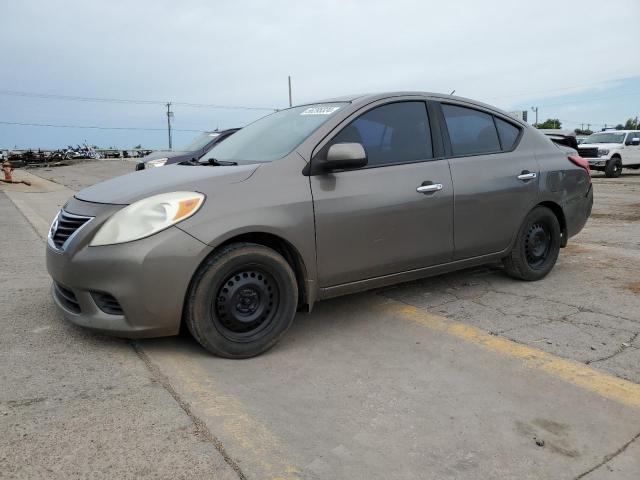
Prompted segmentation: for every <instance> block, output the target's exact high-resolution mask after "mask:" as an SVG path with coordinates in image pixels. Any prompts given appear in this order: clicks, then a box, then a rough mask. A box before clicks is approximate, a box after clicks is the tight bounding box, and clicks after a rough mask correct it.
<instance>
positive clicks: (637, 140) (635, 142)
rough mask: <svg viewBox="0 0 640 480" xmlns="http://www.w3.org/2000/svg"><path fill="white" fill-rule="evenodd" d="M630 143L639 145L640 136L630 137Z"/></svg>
mask: <svg viewBox="0 0 640 480" xmlns="http://www.w3.org/2000/svg"><path fill="white" fill-rule="evenodd" d="M631 145H636V146H637V145H640V138H632V139H631Z"/></svg>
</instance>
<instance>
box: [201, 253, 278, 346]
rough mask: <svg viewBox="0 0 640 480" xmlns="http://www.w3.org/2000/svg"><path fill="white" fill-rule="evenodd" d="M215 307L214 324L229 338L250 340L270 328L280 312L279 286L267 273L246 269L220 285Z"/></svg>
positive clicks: (212, 315)
mask: <svg viewBox="0 0 640 480" xmlns="http://www.w3.org/2000/svg"><path fill="white" fill-rule="evenodd" d="M212 300H213V301H214V302H215V305H213V306H212V308H211V321H212V322H213V323H214V324H215V325H216V328H218V330H220V333H222V334H223V335H224V336H225V337H227V338H229V339H231V340H234V341H248V340H250V339H251V338H253V337H254V336H255V335H258V334H260V332H261V331H262V330H264V329H268V328H269V325H270V324H271V321H272V320H273V318H274V316H275V314H276V312H277V311H278V307H279V301H280V295H279V288H278V283H277V282H276V281H275V279H274V278H273V276H272V275H271V274H270V273H268V272H267V271H265V270H263V269H261V268H259V267H253V266H249V265H248V266H246V267H243V268H240V269H238V270H237V271H234V272H233V273H232V274H231V275H229V276H228V277H227V278H226V279H225V281H224V282H222V284H221V285H220V287H219V289H218V292H217V293H216V296H215V298H213V299H212Z"/></svg>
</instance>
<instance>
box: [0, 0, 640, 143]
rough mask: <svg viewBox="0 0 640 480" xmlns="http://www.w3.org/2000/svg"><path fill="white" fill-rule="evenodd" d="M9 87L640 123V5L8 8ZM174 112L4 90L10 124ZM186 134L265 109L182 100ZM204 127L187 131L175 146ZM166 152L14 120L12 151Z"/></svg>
mask: <svg viewBox="0 0 640 480" xmlns="http://www.w3.org/2000/svg"><path fill="white" fill-rule="evenodd" d="M0 19H1V20H2V21H1V27H0V48H1V49H2V54H1V55H0V59H1V64H0V72H1V73H0V91H3V92H6V91H8V90H10V91H20V92H34V93H44V94H55V95H69V96H83V97H105V98H119V99H143V100H158V101H169V100H172V101H174V102H192V103H206V104H217V105H228V106H251V107H254V106H255V107H285V106H286V105H287V103H288V98H287V75H291V76H292V77H293V97H294V103H301V102H307V101H311V100H315V99H322V98H327V97H331V96H336V95H343V94H349V93H359V92H374V91H391V90H424V91H435V92H446V93H449V92H451V91H452V90H454V89H455V90H456V94H458V95H462V96H465V97H471V98H475V99H479V100H483V101H486V102H488V103H492V104H494V105H497V106H499V107H501V108H505V109H507V110H514V109H521V108H530V107H531V106H532V105H538V106H539V108H540V115H541V119H545V118H547V117H558V118H560V120H562V121H563V122H564V124H565V125H566V126H568V127H571V128H575V127H576V126H579V124H580V123H585V124H586V123H591V124H592V128H593V126H597V127H599V126H600V125H599V124H602V123H605V122H610V123H617V122H624V120H626V119H627V118H629V117H632V116H634V117H635V116H636V115H640V60H639V59H640V51H639V46H640V3H639V2H638V0H608V1H606V2H603V1H602V0H600V1H590V0H581V1H566V0H563V1H558V0H555V1H541V0H535V1H534V0H531V1H513V0H511V1H490V0H486V1H453V0H447V1H438V2H435V1H431V2H429V1H417V0H416V1H405V0H393V1H391V0H388V1H377V0H376V1H372V0H323V1H318V2H305V1H277V0H271V1H268V2H266V1H265V2H258V1H241V0H233V1H221V0H219V1H215V2H214V1H207V0H183V1H180V2H178V1H175V0H171V1H165V0H135V1H134V0H128V1H121V0H109V1H107V0H104V1H98V0H93V1H71V0H66V1H65V0H58V1H57V0H40V1H36V0H2V1H0ZM164 111H165V110H164V107H163V106H162V105H153V104H152V105H138V104H127V103H124V104H119V103H97V102H86V101H85V102H80V101H65V100H54V99H42V98H29V97H21V96H9V95H6V94H0V122H19V123H38V124H54V125H79V126H82V125H92V126H104V127H140V128H158V129H162V128H164V127H165V126H166V116H165V113H164ZM174 111H175V120H174V127H175V128H176V129H185V130H190V129H192V130H205V129H214V128H216V127H220V128H226V127H233V126H241V125H243V124H246V123H247V122H249V121H251V120H253V119H255V118H258V117H259V116H261V115H263V114H265V113H266V111H258V110H227V109H213V108H193V107H185V106H176V107H175V108H174ZM194 135H195V133H193V132H176V134H175V136H174V144H178V145H179V144H182V143H186V142H187V141H188V140H189V139H190V138H191V137H193V136H194ZM85 139H86V140H87V141H88V142H89V143H95V144H98V145H100V146H109V145H116V146H118V147H130V146H133V145H135V144H137V143H142V144H143V145H144V146H148V147H166V133H165V132H163V131H162V130H159V131H135V130H131V131H127V130H92V129H77V128H45V127H28V126H9V125H2V124H0V147H13V146H14V145H18V146H20V147H23V146H33V147H59V146H64V145H67V144H77V143H80V142H82V141H83V140H85Z"/></svg>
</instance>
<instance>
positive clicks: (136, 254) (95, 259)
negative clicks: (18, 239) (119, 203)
mask: <svg viewBox="0 0 640 480" xmlns="http://www.w3.org/2000/svg"><path fill="white" fill-rule="evenodd" d="M83 204H84V205H83ZM98 205H99V204H95V203H90V202H81V201H79V200H75V199H74V200H72V201H71V202H70V205H67V206H66V207H65V209H66V210H67V211H70V213H75V214H77V215H90V214H91V213H94V214H95V213H96V209H97V210H98V214H97V215H95V218H94V220H93V221H92V222H91V225H90V226H87V228H83V229H82V230H81V231H80V232H78V235H76V237H75V238H74V239H73V241H72V242H70V243H69V245H68V246H67V248H66V250H64V251H57V250H54V249H53V248H52V247H51V246H50V245H47V254H46V257H47V270H48V272H49V275H51V277H52V278H53V280H54V286H53V288H52V294H53V298H54V301H55V303H56V305H57V306H58V308H59V309H60V310H61V311H62V313H63V315H64V317H65V318H66V319H67V320H69V321H70V322H72V323H75V324H77V325H80V326H82V327H86V328H90V329H92V330H96V331H99V332H103V333H108V334H112V335H117V336H122V337H128V338H140V337H158V336H165V335H174V334H176V333H178V331H179V329H180V321H181V318H182V308H183V303H184V299H185V296H186V293H187V290H188V288H189V282H190V281H191V277H192V276H193V274H194V272H195V271H196V269H197V268H198V266H199V265H200V263H201V262H202V260H204V258H205V257H206V256H207V255H208V254H209V253H210V251H211V247H209V246H207V245H205V244H203V243H202V242H200V241H198V240H196V239H195V238H193V237H192V236H190V235H188V234H187V233H185V232H183V231H182V230H180V229H179V228H177V227H171V228H168V229H166V230H164V231H162V232H159V233H157V234H155V235H152V236H150V237H147V238H144V239H141V240H136V241H133V242H129V243H123V244H119V245H107V246H100V247H89V246H88V244H89V241H90V239H91V238H92V237H93V234H94V233H95V231H96V230H97V229H98V228H99V227H100V226H101V225H102V223H104V221H105V220H106V219H107V218H108V217H109V216H110V215H111V213H113V208H114V207H113V206H111V205H109V206H104V207H105V210H107V211H109V213H108V214H106V215H103V214H101V213H100V207H98ZM120 208H121V207H120ZM62 292H64V294H63V293H62ZM105 294H106V295H107V296H108V297H110V298H112V299H113V300H115V301H116V302H117V303H116V305H117V306H118V308H116V309H115V310H114V309H113V308H105V305H104V302H100V301H99V298H101V296H103V297H104V296H105ZM65 297H68V298H65ZM69 300H71V301H69ZM105 310H106V311H105ZM120 310H121V312H120ZM108 311H109V312H111V313H107V312H108ZM114 311H116V312H118V313H121V314H114V313H113V312H114Z"/></svg>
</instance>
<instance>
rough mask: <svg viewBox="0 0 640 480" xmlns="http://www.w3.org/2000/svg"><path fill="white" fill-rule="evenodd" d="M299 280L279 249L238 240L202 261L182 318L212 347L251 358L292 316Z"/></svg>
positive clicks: (214, 350) (230, 355) (220, 352)
mask: <svg viewBox="0 0 640 480" xmlns="http://www.w3.org/2000/svg"><path fill="white" fill-rule="evenodd" d="M297 285H298V284H297V280H296V277H295V274H294V272H293V269H292V268H291V265H289V263H288V262H287V261H286V260H285V259H284V258H283V257H282V255H280V254H279V253H278V252H276V251H274V250H272V249H270V248H268V247H265V246H263V245H257V244H252V243H234V244H231V245H228V246H225V247H223V248H221V249H220V250H219V251H216V252H215V253H214V254H213V255H211V257H209V258H208V259H207V260H205V261H204V262H203V264H202V265H201V267H200V268H199V269H198V271H197V272H196V274H195V275H194V278H193V280H192V282H191V287H190V289H189V293H188V297H187V300H186V305H185V313H184V321H185V323H186V325H187V327H188V328H189V331H190V332H191V334H192V335H193V337H194V338H195V339H196V340H197V341H198V342H199V343H200V344H201V345H202V346H203V347H204V348H206V349H207V350H209V351H210V352H212V353H214V354H216V355H219V356H222V357H227V358H248V357H253V356H256V355H259V354H260V353H262V352H264V351H266V350H268V349H269V348H271V347H272V346H273V345H275V344H276V343H277V342H278V340H279V339H280V338H281V337H282V335H283V334H284V333H285V332H286V330H287V329H288V328H289V326H290V325H291V323H292V321H293V317H294V316H295V312H296V310H297V306H298V286H297Z"/></svg>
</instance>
